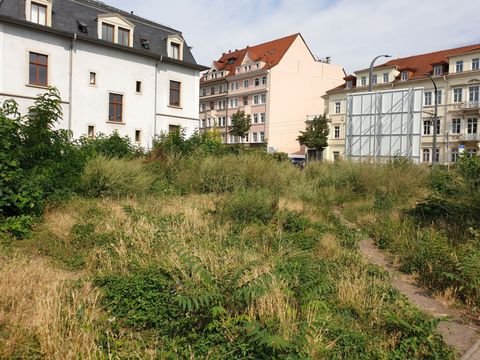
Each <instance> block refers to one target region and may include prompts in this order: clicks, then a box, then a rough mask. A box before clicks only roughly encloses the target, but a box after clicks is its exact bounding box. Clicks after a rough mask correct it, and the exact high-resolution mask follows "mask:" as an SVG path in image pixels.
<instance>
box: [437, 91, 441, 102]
mask: <svg viewBox="0 0 480 360" xmlns="http://www.w3.org/2000/svg"><path fill="white" fill-rule="evenodd" d="M437 104H438V105H441V104H442V90H437Z"/></svg>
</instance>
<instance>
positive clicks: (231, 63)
mask: <svg viewBox="0 0 480 360" xmlns="http://www.w3.org/2000/svg"><path fill="white" fill-rule="evenodd" d="M298 36H300V34H294V35H290V36H286V37H284V38H281V39H277V40H272V41H269V42H266V43H263V44H259V45H255V46H247V47H245V48H243V49H241V50H235V51H231V52H228V53H223V55H222V56H221V57H220V59H218V60H217V61H216V62H215V64H216V66H217V70H218V71H222V70H227V71H229V72H230V73H229V75H228V76H233V75H235V68H237V67H238V66H241V65H242V62H243V60H244V59H245V57H246V56H247V55H248V57H249V58H250V59H251V60H252V61H253V62H257V61H262V62H264V63H265V67H263V69H264V70H267V69H271V68H272V67H274V66H276V65H278V63H280V61H281V60H282V58H283V56H284V55H285V53H286V52H287V51H288V49H289V48H290V46H291V45H292V44H293V42H294V41H295V39H296V38H297V37H298Z"/></svg>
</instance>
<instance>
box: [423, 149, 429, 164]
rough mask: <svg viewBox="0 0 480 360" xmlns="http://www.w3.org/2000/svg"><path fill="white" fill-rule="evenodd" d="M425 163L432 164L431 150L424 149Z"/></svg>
mask: <svg viewBox="0 0 480 360" xmlns="http://www.w3.org/2000/svg"><path fill="white" fill-rule="evenodd" d="M422 160H423V162H424V163H429V162H430V149H423V159H422Z"/></svg>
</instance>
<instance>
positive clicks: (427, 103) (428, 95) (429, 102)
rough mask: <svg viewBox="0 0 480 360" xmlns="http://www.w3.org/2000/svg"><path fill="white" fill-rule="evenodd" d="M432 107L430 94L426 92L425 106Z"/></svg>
mask: <svg viewBox="0 0 480 360" xmlns="http://www.w3.org/2000/svg"><path fill="white" fill-rule="evenodd" d="M430 105H432V92H431V91H426V92H425V106H430Z"/></svg>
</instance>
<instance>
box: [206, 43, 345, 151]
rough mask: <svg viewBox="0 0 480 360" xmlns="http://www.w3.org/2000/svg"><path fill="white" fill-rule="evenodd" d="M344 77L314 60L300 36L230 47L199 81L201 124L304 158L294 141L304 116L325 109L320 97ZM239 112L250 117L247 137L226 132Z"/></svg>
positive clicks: (231, 140) (232, 141)
mask: <svg viewBox="0 0 480 360" xmlns="http://www.w3.org/2000/svg"><path fill="white" fill-rule="evenodd" d="M344 76H345V73H344V71H343V69H342V67H340V66H338V65H333V64H330V63H327V62H326V61H318V60H317V59H316V58H315V56H313V54H312V52H311V51H310V49H309V48H308V46H307V44H306V43H305V40H304V39H303V37H302V36H301V35H300V34H294V35H290V36H287V37H284V38H281V39H277V40H273V41H270V42H267V43H263V44H259V45H255V46H247V47H245V48H244V49H241V50H238V49H237V50H235V51H228V52H226V53H223V54H222V56H221V57H220V58H219V59H218V60H217V61H214V62H213V64H212V67H211V68H210V69H209V70H208V71H207V72H206V73H205V74H204V75H203V77H202V78H201V80H200V122H201V123H200V124H201V128H202V129H203V130H205V131H208V130H211V129H217V130H219V131H220V133H221V135H222V139H223V141H224V142H225V143H228V144H236V143H240V142H243V143H245V144H248V146H252V147H255V146H261V145H263V144H266V145H267V147H268V149H269V151H271V152H277V151H281V152H286V153H288V154H290V155H291V156H297V155H300V156H302V155H304V153H305V149H303V148H302V147H301V146H300V145H299V144H298V142H297V140H296V139H297V137H298V135H299V133H300V131H301V130H304V129H305V121H306V119H307V116H309V115H317V114H321V113H323V110H324V107H325V105H324V100H323V99H322V97H321V95H322V94H324V93H325V91H326V90H327V89H329V88H332V87H333V86H337V85H339V84H341V83H342V79H343V78H344ZM238 111H245V113H246V114H247V115H250V116H251V119H252V126H251V129H250V133H249V134H248V136H247V137H246V138H245V139H240V138H236V137H235V136H233V135H231V134H229V128H230V126H231V119H232V116H233V114H235V113H237V112H238Z"/></svg>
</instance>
